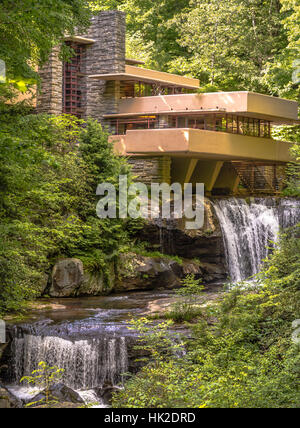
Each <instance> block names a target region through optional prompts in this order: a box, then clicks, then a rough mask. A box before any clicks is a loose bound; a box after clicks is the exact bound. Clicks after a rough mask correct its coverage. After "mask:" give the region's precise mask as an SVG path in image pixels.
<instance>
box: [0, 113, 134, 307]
mask: <svg viewBox="0 0 300 428" xmlns="http://www.w3.org/2000/svg"><path fill="white" fill-rule="evenodd" d="M0 122H1V123H0V183H1V184H0V219H1V225H0V237H1V241H0V242H1V244H0V284H1V286H0V313H1V312H4V311H11V310H16V309H18V308H20V305H21V304H22V302H23V301H25V300H26V299H28V298H30V297H34V296H36V295H38V294H39V293H40V292H41V290H42V288H43V285H45V274H49V273H50V270H51V267H52V265H53V263H54V262H55V261H56V260H57V258H58V257H82V259H83V261H84V262H85V263H86V265H87V267H88V268H90V270H92V271H97V270H98V271H99V269H101V270H102V271H103V272H104V273H105V274H107V275H106V276H108V269H107V266H108V264H109V263H110V262H111V261H114V259H115V258H117V256H118V253H119V251H120V250H121V249H122V247H123V246H126V245H127V241H128V238H127V233H126V231H125V226H124V224H123V223H122V221H120V220H109V219H103V220H100V219H98V218H97V216H96V204H97V198H96V187H97V184H98V183H101V182H102V181H108V182H112V183H115V182H116V181H117V177H118V176H119V173H121V172H122V173H127V169H126V165H125V164H124V161H123V160H122V159H121V158H119V157H117V156H115V155H114V154H113V148H112V145H111V144H110V143H109V142H108V135H107V133H106V132H103V130H102V129H101V126H100V125H99V124H98V123H97V122H93V121H88V122H87V123H86V124H85V126H84V127H82V125H84V123H83V121H79V120H78V119H76V118H74V117H70V116H66V115H62V116H58V117H52V116H51V117H48V116H45V115H24V114H23V115H21V114H16V113H15V112H14V109H13V110H12V111H10V110H8V112H7V114H6V115H3V116H1V118H0Z"/></svg>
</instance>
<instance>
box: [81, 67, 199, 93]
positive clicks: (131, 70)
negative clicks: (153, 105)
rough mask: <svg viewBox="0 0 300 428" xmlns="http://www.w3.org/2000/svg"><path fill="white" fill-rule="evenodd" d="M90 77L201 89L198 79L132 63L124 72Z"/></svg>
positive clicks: (91, 77) (91, 76)
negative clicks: (135, 65)
mask: <svg viewBox="0 0 300 428" xmlns="http://www.w3.org/2000/svg"><path fill="white" fill-rule="evenodd" d="M89 78H90V79H98V80H109V81H111V80H118V81H137V82H143V83H150V84H160V85H164V86H168V87H174V88H186V89H194V90H195V89H199V85H200V82H199V80H198V79H192V78H190V77H184V76H178V75H176V74H169V73H164V72H161V71H156V70H149V69H146V68H139V67H134V66H132V65H126V66H125V72H124V73H107V74H93V75H90V76H89Z"/></svg>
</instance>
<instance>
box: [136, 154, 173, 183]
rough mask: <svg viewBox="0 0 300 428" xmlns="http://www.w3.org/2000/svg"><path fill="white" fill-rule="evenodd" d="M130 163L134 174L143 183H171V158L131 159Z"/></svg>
mask: <svg viewBox="0 0 300 428" xmlns="http://www.w3.org/2000/svg"><path fill="white" fill-rule="evenodd" d="M128 163H129V164H130V165H131V167H132V173H133V175H134V176H136V177H137V179H136V180H140V181H141V182H142V183H145V184H147V185H150V184H151V183H168V184H170V182H171V158H170V157H168V156H157V157H151V158H150V157H145V158H140V157H136V158H130V159H129V160H128Z"/></svg>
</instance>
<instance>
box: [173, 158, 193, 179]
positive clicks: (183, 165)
mask: <svg viewBox="0 0 300 428" xmlns="http://www.w3.org/2000/svg"><path fill="white" fill-rule="evenodd" d="M197 164H198V159H191V158H173V159H172V182H173V183H180V184H181V185H184V183H190V182H191V178H192V175H193V173H194V171H195V168H196V166H197Z"/></svg>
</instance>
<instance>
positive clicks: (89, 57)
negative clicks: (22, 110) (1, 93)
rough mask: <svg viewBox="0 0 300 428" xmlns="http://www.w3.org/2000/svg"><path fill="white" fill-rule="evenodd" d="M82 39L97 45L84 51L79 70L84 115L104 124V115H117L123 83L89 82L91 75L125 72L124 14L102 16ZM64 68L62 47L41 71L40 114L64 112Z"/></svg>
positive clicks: (91, 80) (94, 80) (105, 14)
mask: <svg viewBox="0 0 300 428" xmlns="http://www.w3.org/2000/svg"><path fill="white" fill-rule="evenodd" d="M80 36H82V37H85V38H87V39H92V40H94V43H92V44H89V45H85V46H84V48H83V54H82V60H81V70H80V71H81V74H82V76H81V77H80V89H81V111H82V114H81V116H82V117H83V118H87V117H93V118H94V119H97V120H99V121H102V119H103V115H104V114H108V113H117V112H118V101H119V99H120V83H119V82H115V81H109V82H106V81H102V80H96V79H89V78H88V76H89V75H92V74H110V73H122V72H124V71H125V38H126V17H125V13H124V12H120V11H115V10H111V11H104V12H101V13H99V14H98V15H96V16H94V17H93V18H92V21H91V26H90V28H89V30H88V32H87V34H84V35H80ZM63 69H64V67H63V64H62V63H61V61H59V48H56V49H54V50H53V52H52V54H51V56H50V59H49V62H48V63H47V64H46V65H45V66H44V67H43V68H42V69H41V70H40V76H41V80H42V88H41V94H39V95H38V100H37V110H38V112H39V113H50V114H61V113H62V112H63V93H64V77H63V74H64V73H63Z"/></svg>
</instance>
